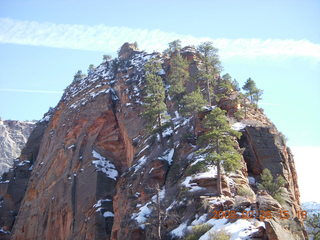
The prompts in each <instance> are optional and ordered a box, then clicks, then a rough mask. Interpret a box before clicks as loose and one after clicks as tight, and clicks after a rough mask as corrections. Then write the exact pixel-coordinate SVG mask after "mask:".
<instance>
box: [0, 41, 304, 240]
mask: <svg viewBox="0 0 320 240" xmlns="http://www.w3.org/2000/svg"><path fill="white" fill-rule="evenodd" d="M182 55H183V56H184V57H185V58H187V59H188V61H189V64H190V69H189V70H190V74H191V75H195V73H196V71H197V66H198V64H199V59H198V57H197V52H196V50H195V49H193V48H191V47H187V48H184V49H183V50H182ZM150 58H157V59H159V61H161V63H162V66H163V70H162V71H161V72H159V74H160V75H161V76H162V77H163V78H164V79H165V75H166V72H167V70H168V68H169V67H170V61H169V60H168V59H167V58H166V57H164V56H162V55H161V54H159V53H152V54H148V53H146V52H142V51H139V50H137V49H136V48H135V47H134V46H133V45H131V44H125V45H124V46H123V47H122V48H121V50H120V51H119V58H117V59H114V60H108V61H105V62H103V63H102V64H101V65H99V66H98V67H97V68H96V69H95V71H94V72H92V73H91V74H90V75H89V76H88V77H86V78H83V79H82V80H79V81H75V82H73V83H72V84H71V85H70V86H69V87H68V88H67V89H66V91H65V93H64V95H63V97H62V99H61V101H60V102H59V103H58V105H57V106H56V107H55V109H54V110H53V111H52V113H51V115H52V116H51V117H50V118H49V117H48V118H47V120H49V121H48V122H47V121H44V122H42V123H38V124H37V127H36V128H35V130H34V131H33V133H32V134H31V137H30V138H29V141H28V144H27V146H26V148H25V149H24V151H23V152H22V155H21V157H20V161H21V162H20V163H16V164H15V167H14V171H12V173H11V175H8V176H6V179H5V180H9V183H6V186H2V191H1V195H2V196H3V200H2V203H1V207H0V213H1V216H5V217H2V218H1V222H0V224H1V228H2V237H3V239H25V240H31V239H32V240H34V239H61V240H62V239H88V240H89V239H114V240H116V239H119V240H122V239H137V240H140V239H141V240H143V239H159V237H158V235H159V232H160V235H161V237H162V239H184V238H185V235H186V234H187V232H188V231H190V229H192V226H195V225H200V224H203V223H208V224H210V226H211V227H210V228H209V229H208V231H207V232H206V233H204V235H203V236H202V237H201V238H200V239H202V240H203V239H210V238H209V236H210V233H213V232H215V231H216V230H219V229H225V230H227V231H229V232H232V234H233V236H234V237H235V236H239V237H242V238H243V239H244V238H246V237H247V238H249V239H270V240H277V239H279V240H282V239H305V231H304V229H303V225H302V223H301V221H300V220H299V219H298V218H297V212H298V211H299V210H300V202H299V189H298V186H297V174H296V171H295V167H294V160H293V157H292V155H291V153H290V150H289V149H288V148H287V147H286V145H285V143H284V141H283V139H282V138H281V137H280V134H279V133H278V131H277V129H276V128H275V126H274V125H273V124H272V123H271V122H270V121H269V120H268V119H267V118H266V117H265V115H264V114H263V113H262V112H261V110H255V109H249V110H248V116H247V118H246V119H245V120H243V121H242V122H236V121H235V120H234V118H232V117H231V116H232V113H233V112H234V109H236V108H241V106H238V105H235V104H233V101H232V97H230V99H225V101H221V102H220V103H219V106H220V107H221V108H224V109H226V110H227V111H228V116H230V124H232V126H233V128H234V129H237V130H239V131H241V132H242V133H243V135H242V137H241V139H240V140H239V143H238V144H239V148H243V150H244V152H243V159H242V163H241V164H242V168H241V170H239V171H237V172H234V173H232V174H230V175H224V176H223V181H222V183H223V193H224V196H223V197H216V196H215V193H216V190H217V189H216V187H215V186H216V185H215V182H216V170H215V168H214V167H213V166H207V168H206V170H205V171H204V172H193V171H192V166H193V165H194V164H195V163H196V162H199V161H202V160H203V156H202V155H201V154H198V153H197V149H198V147H197V146H196V145H195V141H194V139H192V138H190V137H189V136H190V133H191V132H192V126H191V118H185V117H182V116H180V115H179V114H177V113H175V112H174V109H173V108H171V110H170V114H172V119H173V121H172V122H173V127H172V128H171V127H169V128H168V129H166V130H165V131H164V144H160V143H159V136H157V135H150V134H148V133H147V132H146V130H145V125H146V123H145V121H144V119H143V118H142V117H141V113H142V112H143V108H144V106H143V100H144V99H143V94H142V90H143V88H144V74H145V72H144V65H145V63H146V62H147V61H148V60H149V59H150ZM167 104H168V106H169V105H170V99H168V100H167ZM208 111H210V109H208ZM171 112H172V113H171ZM203 114H205V112H204V113H203ZM202 118H203V115H202V116H201V114H200V115H199V116H198V119H197V129H196V131H197V132H198V133H199V134H200V133H201V119H202ZM30 157H31V158H32V159H33V161H26V160H28V159H29V158H30ZM264 168H269V169H270V170H271V172H272V173H273V174H274V175H277V174H280V175H282V176H283V177H284V178H285V180H286V186H285V189H286V190H285V192H284V193H283V199H284V203H283V204H282V206H281V205H280V204H279V203H278V202H277V201H276V200H275V199H273V198H272V197H271V196H270V195H268V194H267V193H264V192H259V191H258V190H257V187H256V182H258V181H260V174H261V172H262V170H263V169H264ZM17 189H18V190H17ZM281 208H284V209H286V210H288V211H289V213H290V216H291V220H283V219H281V218H280V217H277V216H273V217H272V218H271V219H261V218H260V219H259V218H258V219H251V220H244V219H239V220H230V221H228V219H219V220H215V219H210V217H212V215H210V214H211V213H212V211H213V210H235V211H237V212H241V211H243V210H248V211H249V210H256V211H258V210H273V211H278V210H280V209H281Z"/></svg>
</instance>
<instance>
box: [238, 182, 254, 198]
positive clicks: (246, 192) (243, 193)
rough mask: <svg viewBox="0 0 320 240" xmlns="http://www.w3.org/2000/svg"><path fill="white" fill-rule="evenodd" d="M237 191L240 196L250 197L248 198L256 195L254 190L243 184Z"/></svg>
mask: <svg viewBox="0 0 320 240" xmlns="http://www.w3.org/2000/svg"><path fill="white" fill-rule="evenodd" d="M237 193H238V195H239V196H243V197H248V198H250V197H253V196H254V194H253V192H252V191H251V190H250V189H249V188H247V187H244V186H241V185H240V187H239V188H238V189H237Z"/></svg>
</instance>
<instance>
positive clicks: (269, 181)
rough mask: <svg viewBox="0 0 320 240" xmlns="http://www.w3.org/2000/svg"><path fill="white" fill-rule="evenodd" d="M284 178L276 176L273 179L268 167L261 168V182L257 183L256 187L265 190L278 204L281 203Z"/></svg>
mask: <svg viewBox="0 0 320 240" xmlns="http://www.w3.org/2000/svg"><path fill="white" fill-rule="evenodd" d="M285 183H286V182H285V180H284V178H283V177H282V176H278V177H277V178H276V180H275V181H274V178H273V176H272V174H271V172H270V170H269V169H268V168H265V169H263V171H262V174H261V183H258V189H260V190H265V191H267V192H268V193H269V194H270V195H271V196H272V197H273V198H274V199H276V200H277V201H278V202H279V203H280V204H282V203H283V199H282V197H281V194H282V191H283V190H282V187H283V186H284V185H285Z"/></svg>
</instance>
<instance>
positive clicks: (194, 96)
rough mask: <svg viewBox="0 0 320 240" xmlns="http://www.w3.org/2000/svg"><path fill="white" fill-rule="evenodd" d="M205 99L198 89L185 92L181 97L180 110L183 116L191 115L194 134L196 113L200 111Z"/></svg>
mask: <svg viewBox="0 0 320 240" xmlns="http://www.w3.org/2000/svg"><path fill="white" fill-rule="evenodd" d="M205 103H206V101H205V100H204V99H203V96H202V94H201V92H200V90H199V89H197V90H195V91H193V92H191V93H189V94H187V95H186V96H184V97H183V99H182V106H183V108H182V111H183V114H184V115H185V116H192V117H193V133H194V136H196V120H197V114H198V112H200V110H201V109H202V107H203V106H204V105H205Z"/></svg>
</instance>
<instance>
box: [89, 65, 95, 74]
mask: <svg viewBox="0 0 320 240" xmlns="http://www.w3.org/2000/svg"><path fill="white" fill-rule="evenodd" d="M94 70H95V67H94V65H93V64H90V65H89V67H88V76H90V75H91V74H93V72H94Z"/></svg>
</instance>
